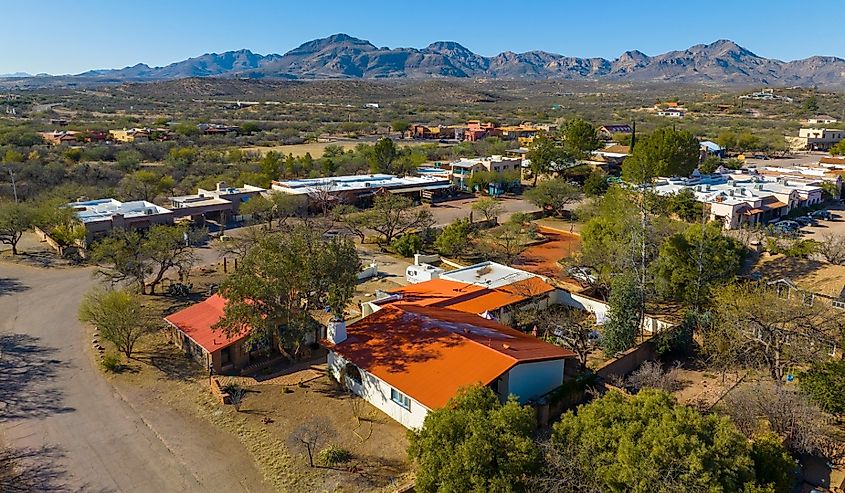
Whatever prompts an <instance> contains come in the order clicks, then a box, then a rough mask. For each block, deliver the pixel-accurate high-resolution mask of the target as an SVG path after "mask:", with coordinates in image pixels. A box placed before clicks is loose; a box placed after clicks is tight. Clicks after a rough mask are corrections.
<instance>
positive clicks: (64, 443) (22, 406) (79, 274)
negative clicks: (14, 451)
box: [0, 263, 269, 492]
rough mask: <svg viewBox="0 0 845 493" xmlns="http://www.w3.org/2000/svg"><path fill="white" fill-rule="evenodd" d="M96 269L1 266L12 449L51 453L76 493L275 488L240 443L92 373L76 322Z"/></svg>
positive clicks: (2, 369) (2, 420) (4, 390)
mask: <svg viewBox="0 0 845 493" xmlns="http://www.w3.org/2000/svg"><path fill="white" fill-rule="evenodd" d="M91 272H92V271H91V270H90V269H82V268H67V269H59V268H53V269H44V268H36V267H29V266H22V265H17V264H10V263H0V435H2V437H3V439H4V440H5V442H6V444H7V445H11V446H13V447H31V448H40V447H47V448H48V449H51V450H52V455H51V459H50V460H55V461H56V463H57V464H56V465H57V467H58V468H59V469H60V470H62V471H63V475H62V477H61V482H62V483H64V484H65V486H66V487H67V489H68V490H69V491H86V492H87V491H94V492H107V491H115V492H167V491H180V492H181V491H203V492H208V491H227V492H237V491H250V492H251V491H262V492H263V491H269V489H268V488H267V486H266V485H265V484H264V483H263V482H262V480H261V478H260V475H259V473H258V471H257V470H256V469H255V467H254V465H253V464H252V462H251V461H250V460H249V458H248V456H247V455H246V451H245V450H244V449H243V446H242V445H241V444H240V443H239V442H238V441H237V439H236V438H234V437H232V436H231V435H229V434H227V433H224V432H221V431H219V430H216V429H214V428H213V427H212V426H211V425H209V424H207V423H204V422H198V421H197V420H193V419H191V418H189V417H187V416H182V415H180V414H179V413H176V412H173V411H172V410H169V409H167V410H156V409H152V408H149V407H143V401H142V402H141V403H140V404H139V402H137V400H136V401H133V400H132V399H130V400H126V399H124V398H123V397H122V396H121V395H120V394H118V393H117V392H116V390H115V388H114V387H113V386H112V385H111V383H109V382H108V381H107V380H106V379H105V378H103V376H102V375H101V374H100V373H99V371H98V370H97V369H96V368H94V367H93V364H92V360H91V357H90V354H89V353H88V350H89V346H90V341H88V340H87V338H86V337H85V333H86V332H85V331H84V328H83V327H82V326H81V325H80V324H79V323H78V322H77V317H76V312H77V306H78V305H79V301H80V299H81V297H82V295H83V294H84V293H85V291H87V290H88V289H89V288H90V287H91V286H92V285H94V283H95V282H96V281H95V280H93V279H92V278H91ZM139 405H140V406H141V407H142V408H139ZM150 406H152V404H150ZM203 448H207V450H203ZM204 452H205V453H204Z"/></svg>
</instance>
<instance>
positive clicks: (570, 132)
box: [563, 118, 602, 160]
mask: <svg viewBox="0 0 845 493" xmlns="http://www.w3.org/2000/svg"><path fill="white" fill-rule="evenodd" d="M601 144H602V141H601V139H599V135H598V133H597V132H596V128H595V127H593V126H592V125H591V124H590V123H588V122H585V121H584V120H582V119H580V118H576V119H574V120H571V121H569V122H568V123H567V124H566V126H565V127H564V128H563V148H564V150H565V151H566V153H567V154H568V155H569V156H572V157H573V158H574V159H579V160H580V159H587V158H588V157H590V154H591V153H592V152H593V151H595V150H596V149H598V148H599V147H601Z"/></svg>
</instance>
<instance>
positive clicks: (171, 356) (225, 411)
mask: <svg viewBox="0 0 845 493" xmlns="http://www.w3.org/2000/svg"><path fill="white" fill-rule="evenodd" d="M128 366H129V368H128V370H127V371H125V372H123V373H121V374H119V375H115V376H114V377H112V379H113V382H114V383H115V385H117V386H118V388H120V389H121V390H122V391H125V392H132V393H136V394H140V395H145V396H146V397H147V398H148V399H150V400H153V401H155V402H156V403H157V404H158V405H159V407H160V408H161V409H162V412H172V411H177V412H180V413H187V414H189V415H191V416H193V417H194V418H196V419H199V420H201V421H204V422H206V423H208V424H210V425H211V426H214V427H215V428H218V429H222V430H224V431H227V432H229V433H231V434H232V435H233V436H234V437H236V438H237V439H238V440H239V441H240V442H241V443H242V444H243V446H244V447H245V448H246V450H247V451H248V453H249V455H250V456H251V457H252V459H253V460H254V461H255V463H256V465H257V466H258V468H259V470H260V471H261V472H263V474H264V476H265V480H266V481H267V482H268V483H269V484H270V485H272V486H273V487H274V488H275V489H277V490H279V491H338V490H341V489H342V490H343V491H378V490H381V489H383V488H388V487H389V486H390V485H392V484H400V483H404V482H405V480H406V479H405V476H406V475H407V474H408V470H409V467H408V464H407V462H406V461H405V458H406V454H405V450H406V447H407V437H406V431H405V429H404V428H403V427H402V426H401V425H399V424H398V423H396V422H395V421H393V420H391V419H390V418H388V417H387V416H386V415H384V414H383V413H382V412H381V411H378V410H377V409H375V408H374V407H372V406H370V405H369V404H368V403H366V402H365V401H363V400H362V399H360V398H357V397H356V398H353V397H350V396H348V395H347V394H346V393H345V392H343V391H341V390H340V389H339V388H338V387H337V386H336V385H335V384H334V383H333V382H332V381H330V380H329V378H328V377H327V376H326V375H325V373H324V371H323V370H321V369H320V367H307V368H305V369H303V370H301V371H299V372H295V373H291V374H286V375H282V376H278V377H275V378H273V379H269V380H264V381H262V382H258V381H255V380H252V379H238V381H239V383H241V384H243V385H244V387H245V388H246V389H247V394H246V396H245V398H244V400H243V404H242V406H241V409H240V412H238V411H236V410H235V409H234V408H233V406H224V405H222V404H220V403H219V402H218V401H217V400H216V399H215V398H214V397H213V395H212V393H211V391H210V390H209V386H208V377H207V376H206V375H205V373H204V372H203V371H202V369H201V368H200V367H199V365H197V364H195V363H194V362H193V361H192V360H190V359H188V358H187V357H186V356H185V355H184V354H183V353H182V352H180V351H179V350H178V348H176V347H175V346H174V345H172V344H171V343H170V342H169V340H168V339H167V336H166V334H165V333H160V334H156V335H155V336H153V337H151V338H149V339H148V340H147V341H145V343H144V344H143V347H142V348H141V349H140V351H139V352H138V354H137V358H136V359H133V361H131V362H130V363H129V365H128ZM224 383H225V380H224ZM316 415H321V416H323V417H325V418H326V420H327V421H328V423H329V424H330V428H331V430H332V433H331V435H330V436H329V437H328V438H327V439H326V440H325V441H324V442H323V443H322V444H320V445H319V447H318V448H320V449H322V448H324V447H326V446H328V445H330V444H331V445H336V446H339V447H343V448H345V449H347V450H349V451H350V452H351V453H352V457H353V458H352V460H351V461H350V462H349V463H348V464H344V465H341V466H338V467H336V468H328V467H317V468H311V467H309V466H308V462H307V459H306V458H305V457H304V450H293V449H291V446H290V445H289V443H288V442H289V437H290V435H291V433H292V432H293V430H294V429H295V428H296V427H297V426H299V425H300V424H302V423H305V422H307V421H308V420H309V419H310V418H312V417H313V416H316ZM356 416H357V418H356ZM215 452H219V451H212V452H210V453H215Z"/></svg>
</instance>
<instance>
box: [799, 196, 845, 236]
mask: <svg viewBox="0 0 845 493" xmlns="http://www.w3.org/2000/svg"><path fill="white" fill-rule="evenodd" d="M827 210H829V211H830V213H831V219H829V220H818V221H817V223H816V224H814V225H810V226H805V227H802V228H801V229H800V230H799V231H800V232H801V237H802V238H804V239H808V240H816V241H821V240H822V238H823V237H824V235H826V234H835V235H845V208H843V206H842V205H841V204H837V205H836V206H830V207H827Z"/></svg>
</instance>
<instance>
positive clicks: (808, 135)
mask: <svg viewBox="0 0 845 493" xmlns="http://www.w3.org/2000/svg"><path fill="white" fill-rule="evenodd" d="M843 138H845V130H839V129H835V128H802V129H799V130H798V137H787V140H788V141H789V143H790V147H791V148H792V149H793V150H798V151H803V150H810V151H826V150H828V149H830V148H831V147H833V146H834V145H836V144H837V143H839V141H840V140H842V139H843Z"/></svg>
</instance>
